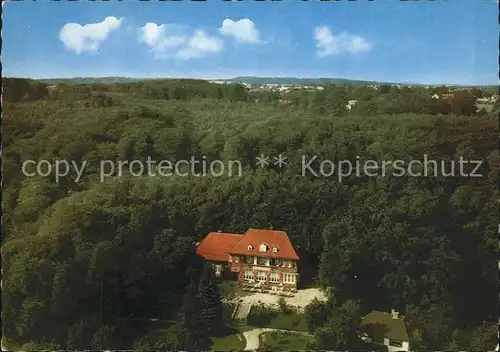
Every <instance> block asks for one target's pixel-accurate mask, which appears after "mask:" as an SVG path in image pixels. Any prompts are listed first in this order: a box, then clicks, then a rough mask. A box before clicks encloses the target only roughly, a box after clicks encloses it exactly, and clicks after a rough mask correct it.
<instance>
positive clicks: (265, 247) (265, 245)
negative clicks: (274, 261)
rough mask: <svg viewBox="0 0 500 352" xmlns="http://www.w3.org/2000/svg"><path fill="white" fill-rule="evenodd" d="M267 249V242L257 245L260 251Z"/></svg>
mask: <svg viewBox="0 0 500 352" xmlns="http://www.w3.org/2000/svg"><path fill="white" fill-rule="evenodd" d="M267 249H268V247H267V244H265V243H262V244H261V245H260V247H259V250H260V251H261V252H267Z"/></svg>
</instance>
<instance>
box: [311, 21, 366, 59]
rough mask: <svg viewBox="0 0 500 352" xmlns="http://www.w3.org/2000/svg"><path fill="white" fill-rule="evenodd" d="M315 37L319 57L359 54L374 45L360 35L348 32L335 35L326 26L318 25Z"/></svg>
mask: <svg viewBox="0 0 500 352" xmlns="http://www.w3.org/2000/svg"><path fill="white" fill-rule="evenodd" d="M314 37H315V39H316V48H317V54H318V56H319V57H325V56H330V55H340V54H358V53H362V52H366V51H369V50H371V48H372V45H371V44H370V43H369V42H367V41H366V40H365V39H364V38H362V37H360V36H357V35H353V34H350V33H346V32H342V33H339V34H338V35H334V34H333V33H332V32H331V31H330V29H329V28H328V27H326V26H322V27H316V29H315V32H314Z"/></svg>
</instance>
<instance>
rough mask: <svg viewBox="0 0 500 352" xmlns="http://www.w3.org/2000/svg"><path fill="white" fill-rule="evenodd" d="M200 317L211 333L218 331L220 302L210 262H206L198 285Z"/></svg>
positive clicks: (220, 318) (220, 312) (220, 311)
mask: <svg viewBox="0 0 500 352" xmlns="http://www.w3.org/2000/svg"><path fill="white" fill-rule="evenodd" d="M198 296H199V300H200V303H201V312H200V314H201V318H202V320H203V322H204V323H205V324H206V326H207V329H208V331H209V333H210V334H211V335H213V334H214V333H216V332H217V331H218V328H219V327H220V324H221V321H222V302H221V296H220V292H219V289H218V287H217V284H216V279H215V275H214V273H213V270H212V266H211V265H210V263H206V264H205V266H204V268H203V271H202V273H201V277H200V282H199V285H198Z"/></svg>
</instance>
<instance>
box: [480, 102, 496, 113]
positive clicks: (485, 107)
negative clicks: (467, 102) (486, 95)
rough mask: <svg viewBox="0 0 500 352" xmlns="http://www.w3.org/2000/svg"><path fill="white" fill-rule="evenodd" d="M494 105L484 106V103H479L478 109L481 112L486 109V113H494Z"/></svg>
mask: <svg viewBox="0 0 500 352" xmlns="http://www.w3.org/2000/svg"><path fill="white" fill-rule="evenodd" d="M493 106H494V105H493V104H484V103H483V104H482V103H478V104H476V107H477V109H478V110H481V109H484V110H485V111H486V112H492V111H493Z"/></svg>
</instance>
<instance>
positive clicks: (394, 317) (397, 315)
mask: <svg viewBox="0 0 500 352" xmlns="http://www.w3.org/2000/svg"><path fill="white" fill-rule="evenodd" d="M391 315H392V319H399V313H398V312H397V311H396V310H394V309H391Z"/></svg>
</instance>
